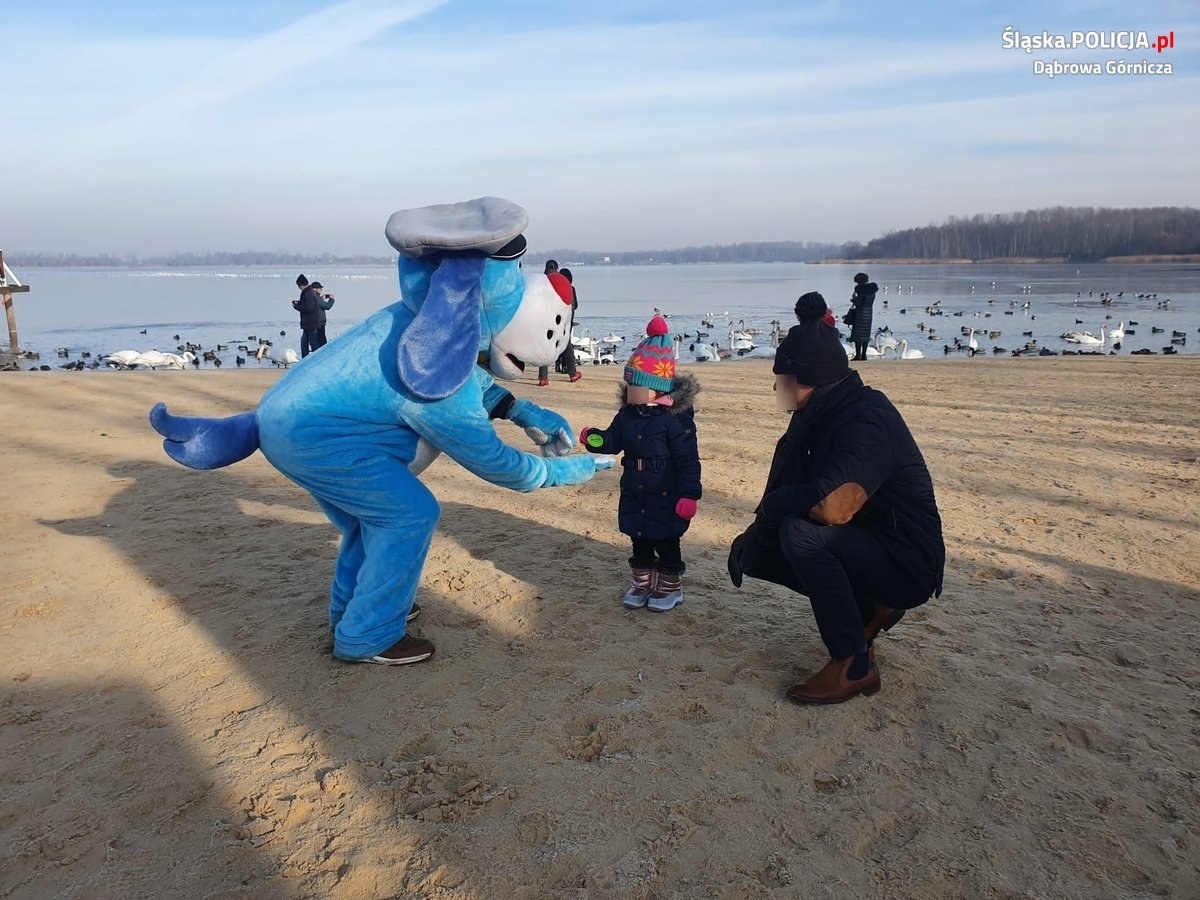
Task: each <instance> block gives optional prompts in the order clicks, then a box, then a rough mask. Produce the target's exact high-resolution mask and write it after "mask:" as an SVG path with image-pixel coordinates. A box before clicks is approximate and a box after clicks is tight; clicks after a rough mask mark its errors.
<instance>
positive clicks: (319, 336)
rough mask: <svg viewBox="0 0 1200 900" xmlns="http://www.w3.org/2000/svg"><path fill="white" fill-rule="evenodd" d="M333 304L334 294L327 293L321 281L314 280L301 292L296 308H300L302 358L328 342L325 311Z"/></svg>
mask: <svg viewBox="0 0 1200 900" xmlns="http://www.w3.org/2000/svg"><path fill="white" fill-rule="evenodd" d="M333 304H334V299H333V295H332V294H326V293H325V287H324V285H322V284H321V282H319V281H314V282H313V283H312V284H310V285H309V286H308V287H306V288H304V290H302V291H301V292H300V300H299V302H298V303H297V304H296V309H298V310H300V356H301V358H303V357H305V356H308V354H309V353H311V352H312V351H313V350H319V349H320V348H322V347H324V346H325V345H326V344H327V343H328V341H327V340H326V338H325V311H326V310H329V309H332V308H333Z"/></svg>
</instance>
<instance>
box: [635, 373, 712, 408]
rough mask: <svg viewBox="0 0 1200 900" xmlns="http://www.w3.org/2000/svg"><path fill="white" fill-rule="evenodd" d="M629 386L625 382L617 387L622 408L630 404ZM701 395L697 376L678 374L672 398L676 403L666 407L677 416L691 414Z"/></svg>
mask: <svg viewBox="0 0 1200 900" xmlns="http://www.w3.org/2000/svg"><path fill="white" fill-rule="evenodd" d="M628 390H629V385H627V384H626V383H625V382H624V381H622V382H620V383H619V384H618V385H617V400H619V401H620V405H621V406H626V405H628V403H629V398H628ZM699 393H700V382H699V381H697V380H696V376H695V375H693V374H691V373H690V372H677V373H676V374H675V389H674V390H673V391H671V396H672V397H674V398H675V402H674V403H672V404H671V405H670V406H668V407H666V408H667V409H669V410H670V411H671V412H673V413H674V414H675V415H677V416H678V415H682V414H683V413H685V412H689V411H690V410H691V409H692V408H693V407H694V406H695V405H696V395H697V394H699Z"/></svg>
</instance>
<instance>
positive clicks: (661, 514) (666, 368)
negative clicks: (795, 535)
mask: <svg viewBox="0 0 1200 900" xmlns="http://www.w3.org/2000/svg"><path fill="white" fill-rule="evenodd" d="M669 330H670V329H669V328H668V326H667V321H666V319H664V318H662V317H661V316H655V317H654V318H653V319H651V320H650V324H649V326H647V328H646V335H647V336H646V339H645V340H643V341H642V342H641V343H640V344H638V346H637V348H636V349H635V350H634V351H633V355H632V356H630V357H629V362H627V363H626V364H625V380H624V383H623V384H622V386H621V387H622V400H623V405H622V406H621V409H620V410H619V411H618V412H617V415H616V417H615V418H614V419H613V420H612V423H611V424H610V425H609V426H608V428H604V429H599V428H585V429H583V431H582V432H580V435H579V442H580V444H582V445H583V446H584V447H586V448H587V449H588V450H589V451H590V452H592V453H614V454H615V453H624V454H625V459H624V461H623V466H624V472H623V474H622V475H621V499H620V501H619V503H618V506H617V527H618V528H619V529H620V531H621V533H622V534H625V535H628V536H629V538H630V540H631V541H632V542H633V554H632V555H631V556H630V558H629V566H630V568H631V569H632V570H633V585H632V586H631V587H630V588H629V590H627V591H626V592H625V597H624V598H623V600H622V602H623V603H624V604H625V606H627V607H629V608H631V609H640V608H642V607H644V606H648V607H649V608H650V609H652V610H654V611H656V612H666V611H667V610H670V609H674V608H675V607H676V606H678V605H679V604H680V603H682V602H683V573H684V571H685V569H686V568H687V567H686V565H685V564H684V562H683V555H682V551H681V550H680V546H679V539H680V538H681V537H682V536H683V533H684V532H685V531H687V530H688V525H690V524H691V521H692V517H693V516H694V515H696V503H697V501H698V500H699V499H700V495H701V488H700V453H699V450H698V449H697V444H696V419H695V409H694V403H695V399H696V394H697V392H698V391H699V390H700V385H699V384H698V383H697V382H696V379H695V377H694V376H692V375H690V374H688V373H686V372H681V373H676V371H675V347H674V344H673V342H672V341H671V338H670V335H669V334H668V331H669Z"/></svg>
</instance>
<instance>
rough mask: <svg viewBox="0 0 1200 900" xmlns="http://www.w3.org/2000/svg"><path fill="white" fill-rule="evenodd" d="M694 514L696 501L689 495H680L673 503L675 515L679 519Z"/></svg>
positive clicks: (688, 517)
mask: <svg viewBox="0 0 1200 900" xmlns="http://www.w3.org/2000/svg"><path fill="white" fill-rule="evenodd" d="M695 514H696V501H695V500H693V499H692V498H691V497H680V498H679V500H678V501H677V502H676V504H675V515H677V516H679V518H681V519H690V518H691V517H692V516H694V515H695Z"/></svg>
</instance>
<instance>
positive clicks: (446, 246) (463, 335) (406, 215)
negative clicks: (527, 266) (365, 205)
mask: <svg viewBox="0 0 1200 900" xmlns="http://www.w3.org/2000/svg"><path fill="white" fill-rule="evenodd" d="M528 222H529V216H528V215H527V214H526V212H525V210H524V209H522V208H521V207H519V206H517V205H516V204H515V203H512V202H510V201H508V200H503V199H501V198H499V197H479V198H477V199H475V200H468V201H466V202H464V203H448V204H442V205H439V206H424V207H421V208H419V209H405V210H401V211H400V212H397V213H393V214H392V217H391V218H390V219H389V220H388V223H387V228H385V229H384V233H385V234H386V235H387V239H388V241H389V242H390V243H391V245H392V246H393V247H395V248H396V250H397V251H399V253H400V254H401V255H402V256H405V257H408V258H410V259H421V258H423V257H432V258H435V259H436V260H438V261H437V262H436V263H435V265H436V268H435V270H434V272H433V276H432V278H431V279H430V282H429V290H428V292H427V293H426V295H425V297H424V298H423V300H421V301H420V303H421V305H420V308H419V309H418V310H417V315H416V318H415V319H413V321H412V323H411V324H410V325H409V326H408V328H406V329H405V331H404V334H403V335H402V336H401V339H400V345H399V347H398V349H397V351H396V372H397V374H398V376H399V378H400V381H401V383H402V384H403V385H404V386H405V387H406V388H408V389H409V390H410V391H412V392H413V393H414V394H415V395H416V396H418V397H420V398H422V399H424V400H441V399H442V398H443V397H448V396H449V395H450V394H452V393H454V392H455V391H456V390H458V389H459V388H460V387H462V386H463V385H464V384H465V383H466V381H467V379H468V378H469V377H470V376H471V371H472V370H473V368H474V367H475V362H476V359H477V357H478V354H479V338H480V332H481V324H480V313H481V309H482V305H483V299H484V298H483V295H482V287H481V282H482V280H483V272H484V266H485V264H486V263H487V257H489V256H493V257H497V258H501V259H515V258H516V257H518V256H520V255H521V254H522V253H524V252H525V238H524V237H523V236H522V234H521V232H523V231H524V230H525V226H526V225H527V224H528ZM431 261H432V260H431ZM406 299H407V298H406ZM411 299H413V300H417V298H411Z"/></svg>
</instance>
